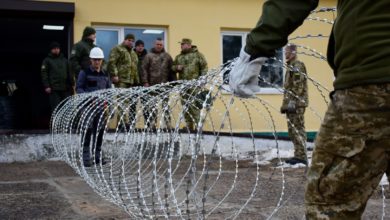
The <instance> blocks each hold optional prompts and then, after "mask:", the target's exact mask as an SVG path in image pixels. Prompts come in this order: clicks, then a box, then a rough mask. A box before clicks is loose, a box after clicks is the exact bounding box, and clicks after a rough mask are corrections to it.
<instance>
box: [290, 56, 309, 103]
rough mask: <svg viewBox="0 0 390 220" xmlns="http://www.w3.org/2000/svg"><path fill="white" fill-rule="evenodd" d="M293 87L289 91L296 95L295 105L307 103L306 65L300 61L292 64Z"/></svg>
mask: <svg viewBox="0 0 390 220" xmlns="http://www.w3.org/2000/svg"><path fill="white" fill-rule="evenodd" d="M292 68H293V69H292V78H293V85H294V86H293V87H292V89H291V92H292V93H293V94H295V95H296V96H297V107H306V106H307V103H306V100H307V97H306V96H307V91H306V90H307V75H306V67H305V64H304V63H302V62H296V63H295V64H294V65H293V66H292Z"/></svg>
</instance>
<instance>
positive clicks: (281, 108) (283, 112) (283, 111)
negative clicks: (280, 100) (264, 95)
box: [280, 105, 287, 114]
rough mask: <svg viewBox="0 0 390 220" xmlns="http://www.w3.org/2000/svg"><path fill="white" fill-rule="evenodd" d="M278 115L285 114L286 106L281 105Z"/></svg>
mask: <svg viewBox="0 0 390 220" xmlns="http://www.w3.org/2000/svg"><path fill="white" fill-rule="evenodd" d="M280 113H282V114H286V113H287V106H286V105H282V107H280Z"/></svg>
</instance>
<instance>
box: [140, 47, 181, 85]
mask: <svg viewBox="0 0 390 220" xmlns="http://www.w3.org/2000/svg"><path fill="white" fill-rule="evenodd" d="M172 63H173V60H172V57H171V55H169V54H168V53H166V52H165V51H164V50H163V51H162V52H160V53H157V52H156V51H155V50H154V49H152V50H151V51H150V53H148V54H147V55H146V56H145V58H144V61H143V63H142V76H141V81H142V83H149V84H150V85H155V84H159V83H165V82H169V81H174V80H175V79H176V74H175V73H174V72H173V71H172Z"/></svg>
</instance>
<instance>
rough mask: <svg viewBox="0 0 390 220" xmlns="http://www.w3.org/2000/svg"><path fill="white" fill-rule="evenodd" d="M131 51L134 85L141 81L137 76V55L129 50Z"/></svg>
mask: <svg viewBox="0 0 390 220" xmlns="http://www.w3.org/2000/svg"><path fill="white" fill-rule="evenodd" d="M131 52H132V53H133V57H132V59H133V62H134V69H135V71H134V74H135V82H134V84H135V85H139V84H140V83H141V79H140V78H139V74H138V56H137V54H136V53H135V52H134V51H131Z"/></svg>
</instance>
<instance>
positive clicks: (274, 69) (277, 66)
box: [221, 31, 284, 94]
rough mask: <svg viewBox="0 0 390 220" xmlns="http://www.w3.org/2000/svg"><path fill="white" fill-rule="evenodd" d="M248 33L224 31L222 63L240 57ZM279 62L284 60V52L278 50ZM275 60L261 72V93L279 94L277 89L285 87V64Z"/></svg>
mask: <svg viewBox="0 0 390 220" xmlns="http://www.w3.org/2000/svg"><path fill="white" fill-rule="evenodd" d="M246 35H247V32H233V31H224V32H222V33H221V38H222V40H221V41H222V47H221V48H222V63H226V62H227V61H229V60H232V59H234V58H235V57H238V56H239V55H240V50H241V48H242V47H243V45H245V40H246ZM275 57H276V59H277V60H283V58H284V56H283V50H282V48H281V49H278V50H277V52H276V55H275ZM277 60H275V59H269V60H268V61H267V62H266V64H265V65H263V67H262V68H261V71H260V80H259V86H260V87H261V88H262V89H261V92H260V93H270V94H278V93H280V91H279V90H278V89H276V88H275V87H277V86H279V87H282V86H283V76H284V74H283V64H282V63H281V62H280V61H277ZM227 75H228V74H225V75H224V76H223V80H224V82H225V83H228V77H227Z"/></svg>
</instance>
